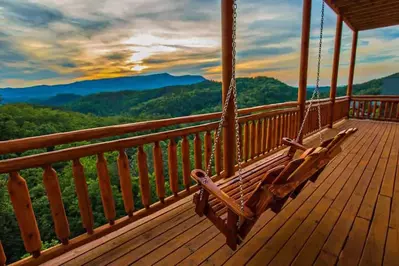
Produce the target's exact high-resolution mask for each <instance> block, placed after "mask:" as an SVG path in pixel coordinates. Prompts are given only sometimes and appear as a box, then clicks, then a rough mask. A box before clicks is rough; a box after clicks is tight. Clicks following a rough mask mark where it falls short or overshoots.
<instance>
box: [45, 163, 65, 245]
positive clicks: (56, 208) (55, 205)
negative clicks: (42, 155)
mask: <svg viewBox="0 0 399 266" xmlns="http://www.w3.org/2000/svg"><path fill="white" fill-rule="evenodd" d="M43 169H44V172H43V183H44V187H45V189H46V193H47V198H48V200H49V203H50V210H51V216H52V217H53V222H54V231H55V233H56V235H57V237H58V239H59V240H60V241H61V243H62V244H63V245H67V244H68V238H69V234H70V231H69V223H68V219H67V217H66V213H65V209H64V203H63V202H62V197H61V188H60V183H59V182H58V176H57V173H56V172H55V170H54V169H53V168H52V167H51V166H50V165H46V166H45V167H43Z"/></svg>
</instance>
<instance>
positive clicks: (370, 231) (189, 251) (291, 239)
mask: <svg viewBox="0 0 399 266" xmlns="http://www.w3.org/2000/svg"><path fill="white" fill-rule="evenodd" d="M349 127H358V128H359V131H358V132H356V133H355V134H354V136H352V137H351V138H350V139H349V140H348V141H346V142H345V143H343V145H342V147H343V151H342V152H341V153H340V154H339V155H338V156H337V157H336V158H334V159H333V160H332V161H331V162H330V164H329V165H328V166H327V167H326V169H325V170H324V171H323V173H322V174H321V175H320V177H319V179H318V180H317V182H316V183H310V182H309V183H307V185H306V187H305V188H304V190H303V191H302V193H301V194H300V195H299V196H298V197H297V198H296V199H295V200H289V201H287V203H286V204H285V205H284V206H283V209H282V210H281V211H280V213H278V214H275V213H273V212H272V211H270V210H268V211H266V212H265V213H264V215H262V216H261V218H260V219H259V220H258V222H257V223H256V224H255V226H254V227H253V229H252V230H251V232H250V233H249V234H248V236H247V238H246V239H245V240H244V241H243V243H242V244H241V245H240V246H239V247H238V248H237V250H236V251H232V250H230V249H229V248H228V246H227V245H226V244H225V241H226V239H225V237H224V235H223V234H221V233H220V232H219V231H218V230H217V229H216V228H215V227H214V226H213V225H212V223H210V222H209V221H208V220H207V219H205V218H204V217H202V218H200V217H198V216H197V215H196V214H195V212H194V209H193V204H192V203H191V198H187V199H183V200H181V201H179V202H177V203H175V204H174V205H172V206H169V207H168V208H166V209H165V210H161V211H160V212H158V213H155V214H153V215H151V216H148V217H146V218H143V219H141V220H139V221H137V222H134V223H132V224H131V225H129V226H126V227H125V228H122V229H120V230H118V231H116V232H114V233H112V234H110V235H107V236H105V237H103V238H100V239H98V240H96V241H93V242H91V243H88V244H87V245H84V246H82V247H80V248H77V249H75V250H72V251H70V252H67V253H66V254H63V255H62V256H60V257H58V258H55V259H53V260H51V261H49V262H47V263H46V265H244V264H246V265H290V264H296V265H310V264H314V265H335V264H338V265H357V264H360V265H380V264H382V263H383V264H384V265H399V256H398V255H397V254H398V253H399V233H398V230H399V228H398V227H399V218H398V217H399V182H398V178H399V167H398V163H399V161H398V160H399V158H398V157H399V124H397V123H396V124H395V123H389V122H382V121H378V122H377V121H369V120H356V119H353V120H345V121H343V122H342V123H340V124H339V125H336V126H335V128H333V129H328V130H326V131H324V138H325V139H326V138H328V137H330V136H334V135H335V134H336V133H337V132H339V131H340V130H342V129H345V128H349ZM306 142H307V144H308V145H309V146H314V145H317V144H318V137H317V136H312V137H311V138H308V139H307V140H306ZM262 160H267V159H262ZM262 160H260V161H258V162H256V163H255V164H253V165H251V166H248V168H247V169H256V168H257V167H258V166H259V165H261V164H262ZM222 182H223V181H222Z"/></svg>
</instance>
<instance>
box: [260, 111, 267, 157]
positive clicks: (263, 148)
mask: <svg viewBox="0 0 399 266" xmlns="http://www.w3.org/2000/svg"><path fill="white" fill-rule="evenodd" d="M266 141H267V121H266V118H265V119H262V144H261V153H262V154H265V153H266Z"/></svg>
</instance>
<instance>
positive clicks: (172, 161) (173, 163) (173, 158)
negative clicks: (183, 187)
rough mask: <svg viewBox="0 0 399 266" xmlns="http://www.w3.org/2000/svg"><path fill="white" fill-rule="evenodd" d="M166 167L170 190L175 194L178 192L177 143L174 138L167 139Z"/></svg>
mask: <svg viewBox="0 0 399 266" xmlns="http://www.w3.org/2000/svg"><path fill="white" fill-rule="evenodd" d="M168 168H169V185H170V190H172V192H173V194H174V195H175V196H177V193H178V192H179V180H178V173H177V145H176V141H175V140H174V139H170V140H169V146H168Z"/></svg>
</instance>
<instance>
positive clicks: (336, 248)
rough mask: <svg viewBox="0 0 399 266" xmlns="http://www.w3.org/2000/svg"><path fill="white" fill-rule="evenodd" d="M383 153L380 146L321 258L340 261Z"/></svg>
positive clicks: (325, 245) (388, 143)
mask: <svg viewBox="0 0 399 266" xmlns="http://www.w3.org/2000/svg"><path fill="white" fill-rule="evenodd" d="M390 137H393V135H391V136H390ZM383 141H384V140H383ZM383 141H381V143H383ZM390 143H391V141H386V144H385V147H386V146H389V145H390ZM381 152H382V146H379V147H378V148H377V149H376V150H375V152H374V154H373V156H372V157H371V159H370V161H369V163H368V165H367V167H366V169H365V170H364V172H363V174H362V176H361V178H360V180H359V182H358V183H357V185H356V188H355V190H354V192H353V194H352V195H351V197H350V199H349V201H348V203H347V204H346V206H345V208H344V209H343V211H342V214H341V216H340V217H339V219H338V221H337V223H336V225H335V226H334V228H333V230H332V232H331V234H330V236H329V237H328V239H327V241H326V243H325V244H324V246H323V249H322V252H321V254H320V256H324V257H326V256H325V255H324V254H330V255H331V256H328V257H329V258H333V257H335V259H334V262H335V260H337V259H338V257H339V254H340V252H341V249H342V247H343V245H344V243H345V240H346V239H347V236H348V234H349V231H350V229H351V227H352V225H353V222H354V220H355V217H356V213H357V211H358V209H359V206H360V204H361V202H362V199H363V197H364V194H365V192H366V189H367V186H368V184H369V182H370V180H371V178H372V176H373V174H374V173H375V171H376V169H378V168H376V166H377V162H379V160H378V158H379V156H380V155H381ZM356 245H357V246H359V245H360V243H357V244H356ZM320 259H322V260H323V261H326V260H325V258H320ZM316 262H317V261H316Z"/></svg>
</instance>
